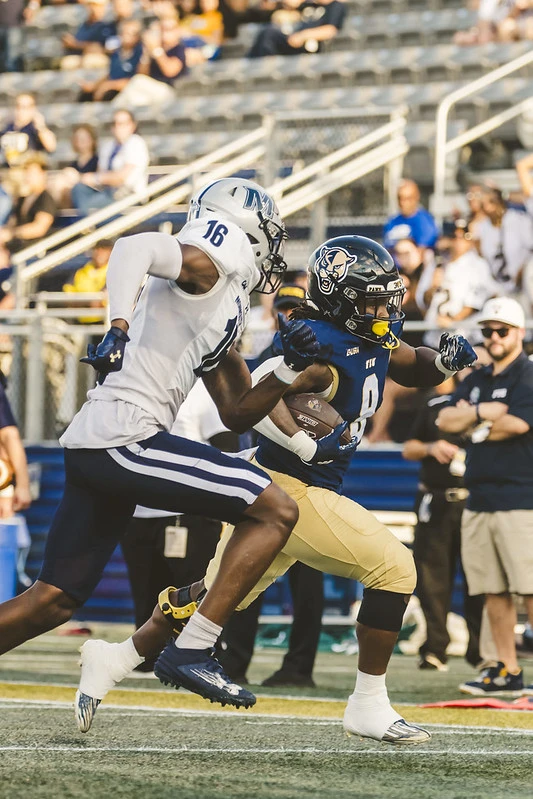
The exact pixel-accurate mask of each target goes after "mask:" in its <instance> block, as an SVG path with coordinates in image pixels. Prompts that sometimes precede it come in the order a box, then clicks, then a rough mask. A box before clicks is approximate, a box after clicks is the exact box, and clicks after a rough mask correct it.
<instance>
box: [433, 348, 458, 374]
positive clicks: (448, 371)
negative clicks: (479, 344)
mask: <svg viewBox="0 0 533 799" xmlns="http://www.w3.org/2000/svg"><path fill="white" fill-rule="evenodd" d="M435 366H436V368H437V369H438V370H439V372H442V374H443V375H445V376H446V377H453V375H455V374H457V372H458V371H459V370H458V369H448V367H446V366H444V364H443V363H442V355H441V354H440V352H439V354H438V355H437V357H436V358H435Z"/></svg>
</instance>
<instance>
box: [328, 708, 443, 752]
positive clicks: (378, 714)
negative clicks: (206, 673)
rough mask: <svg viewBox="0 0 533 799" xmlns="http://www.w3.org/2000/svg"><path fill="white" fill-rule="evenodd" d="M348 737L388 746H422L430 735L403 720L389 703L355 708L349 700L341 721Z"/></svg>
mask: <svg viewBox="0 0 533 799" xmlns="http://www.w3.org/2000/svg"><path fill="white" fill-rule="evenodd" d="M343 726H344V731H345V732H346V734H347V735H348V736H352V735H356V736H358V737H359V738H371V739H373V740H374V741H380V742H382V743H388V744H423V743H427V742H428V741H429V740H431V735H430V733H429V732H427V730H424V729H422V727H417V725H416V724H411V723H410V722H408V721H406V720H405V719H403V718H402V717H401V716H400V715H399V714H398V713H397V712H396V711H395V710H394V708H393V707H391V705H390V703H379V704H376V705H375V706H374V707H371V706H367V707H364V708H362V707H356V704H355V703H354V702H353V700H352V699H351V698H350V700H349V701H348V705H347V707H346V710H345V711H344V721H343Z"/></svg>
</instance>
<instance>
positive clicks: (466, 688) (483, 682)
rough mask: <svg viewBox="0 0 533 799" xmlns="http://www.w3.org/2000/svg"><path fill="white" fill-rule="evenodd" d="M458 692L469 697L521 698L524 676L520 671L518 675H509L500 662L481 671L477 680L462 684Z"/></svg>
mask: <svg viewBox="0 0 533 799" xmlns="http://www.w3.org/2000/svg"><path fill="white" fill-rule="evenodd" d="M459 690H460V691H461V693H462V694H470V696H522V694H523V693H524V676H523V672H522V671H521V670H520V671H519V672H518V674H510V673H509V672H508V671H507V669H506V668H505V665H504V664H503V663H501V662H500V663H497V664H496V665H495V666H489V667H488V668H486V669H483V671H482V672H481V673H480V675H479V677H478V678H477V680H471V681H470V682H465V683H463V684H462V685H460V686H459Z"/></svg>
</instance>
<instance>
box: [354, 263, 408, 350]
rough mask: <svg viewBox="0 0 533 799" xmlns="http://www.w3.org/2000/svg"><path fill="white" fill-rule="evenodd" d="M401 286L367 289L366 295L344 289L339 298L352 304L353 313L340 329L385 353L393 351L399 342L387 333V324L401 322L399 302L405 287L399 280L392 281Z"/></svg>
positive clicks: (401, 313) (395, 337) (390, 332)
mask: <svg viewBox="0 0 533 799" xmlns="http://www.w3.org/2000/svg"><path fill="white" fill-rule="evenodd" d="M394 282H395V283H396V284H398V283H399V284H401V285H398V286H397V287H395V288H394V289H392V290H387V289H385V288H384V287H383V286H379V285H375V286H372V285H370V286H368V287H367V289H366V291H358V290H357V289H354V288H353V287H352V286H345V287H344V289H343V290H342V294H343V296H344V297H345V298H346V299H347V300H348V301H349V302H351V303H353V310H354V312H353V313H352V314H351V315H350V316H348V317H347V318H346V319H345V321H344V327H345V328H346V330H348V331H349V332H350V333H353V334H354V335H356V336H359V337H360V338H364V339H366V340H367V341H371V342H373V343H375V344H381V346H382V347H384V348H385V349H396V348H397V347H398V346H399V345H400V342H399V340H398V338H397V336H395V335H394V333H393V332H392V329H391V323H393V322H401V321H402V320H403V319H404V317H405V314H404V313H403V311H402V300H403V295H404V294H405V286H404V285H403V282H402V280H401V278H399V279H398V280H397V281H394Z"/></svg>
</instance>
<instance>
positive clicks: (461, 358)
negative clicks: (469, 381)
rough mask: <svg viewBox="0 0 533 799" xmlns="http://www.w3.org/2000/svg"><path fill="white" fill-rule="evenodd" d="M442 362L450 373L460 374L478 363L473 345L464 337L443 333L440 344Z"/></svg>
mask: <svg viewBox="0 0 533 799" xmlns="http://www.w3.org/2000/svg"><path fill="white" fill-rule="evenodd" d="M439 353H440V362H441V364H442V365H443V366H444V368H445V369H447V370H448V371H449V372H458V371H459V370H460V369H464V368H465V367H466V366H471V365H472V364H473V363H475V362H476V361H477V355H476V353H475V352H474V349H473V347H472V345H471V344H470V343H469V342H468V341H467V340H466V339H465V338H464V336H457V335H456V336H452V335H450V333H443V334H442V336H441V337H440V343H439Z"/></svg>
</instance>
